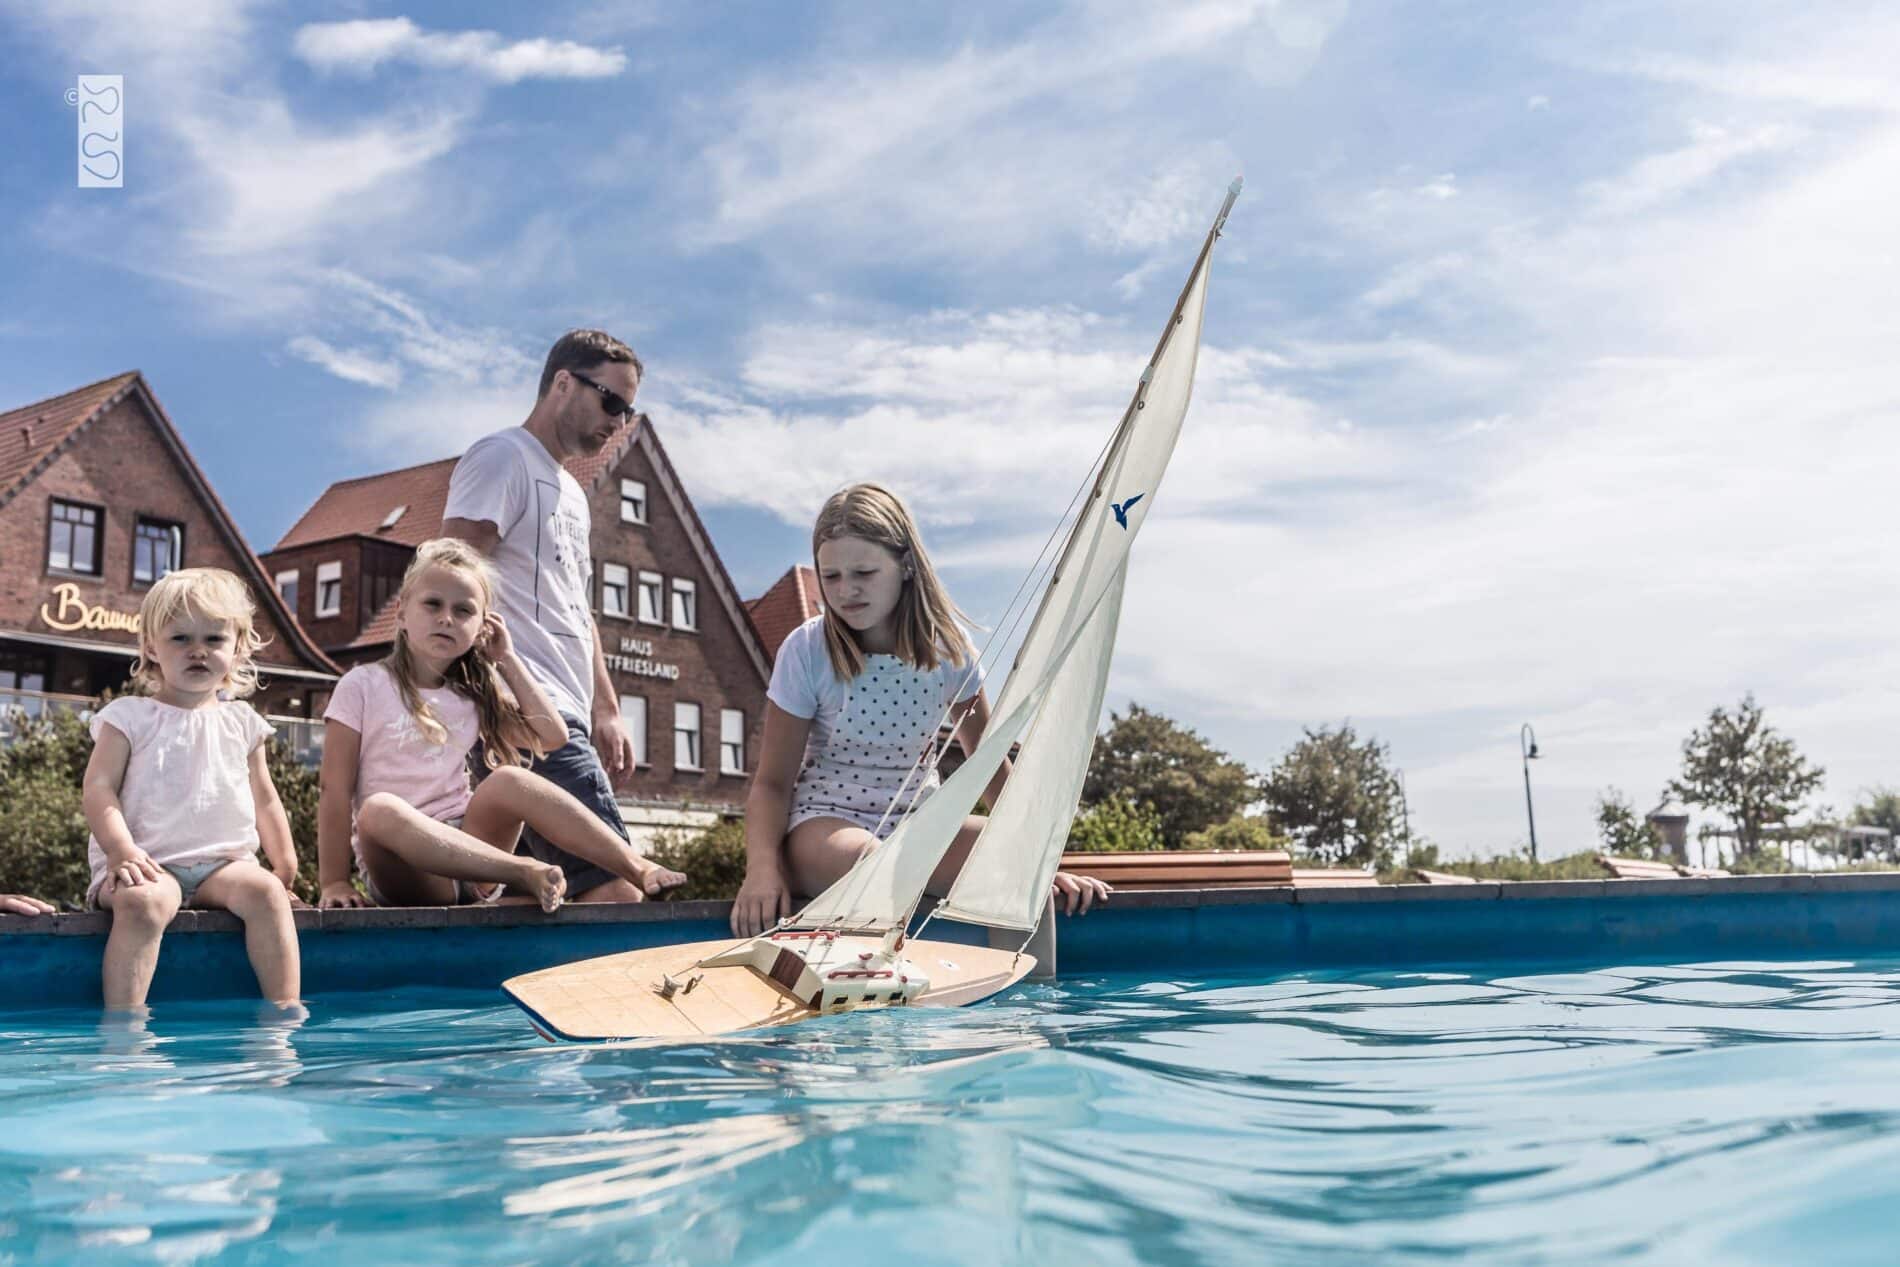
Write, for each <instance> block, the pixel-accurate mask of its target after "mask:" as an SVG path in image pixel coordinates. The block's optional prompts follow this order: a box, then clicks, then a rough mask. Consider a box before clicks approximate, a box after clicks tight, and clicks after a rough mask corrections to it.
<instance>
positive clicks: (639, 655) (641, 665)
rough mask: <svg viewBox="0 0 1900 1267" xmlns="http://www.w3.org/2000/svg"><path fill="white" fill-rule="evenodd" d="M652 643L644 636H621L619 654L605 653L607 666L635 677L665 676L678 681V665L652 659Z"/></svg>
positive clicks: (667, 678) (669, 679) (668, 679)
mask: <svg viewBox="0 0 1900 1267" xmlns="http://www.w3.org/2000/svg"><path fill="white" fill-rule="evenodd" d="M652 655H653V644H652V643H651V642H650V641H648V640H647V639H645V638H622V639H621V640H620V654H619V655H615V654H613V653H612V652H609V653H607V655H606V657H605V659H606V661H607V667H608V668H610V669H617V670H619V671H620V672H622V673H631V674H633V675H634V676H635V677H657V678H665V679H666V680H667V681H669V682H677V681H679V676H680V666H679V665H677V664H665V663H662V662H660V661H658V660H654V659H652V658H651V657H652Z"/></svg>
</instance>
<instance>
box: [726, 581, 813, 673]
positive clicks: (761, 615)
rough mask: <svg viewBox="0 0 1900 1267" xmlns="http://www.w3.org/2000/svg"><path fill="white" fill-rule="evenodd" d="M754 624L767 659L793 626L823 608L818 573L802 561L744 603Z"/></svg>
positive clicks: (774, 652)
mask: <svg viewBox="0 0 1900 1267" xmlns="http://www.w3.org/2000/svg"><path fill="white" fill-rule="evenodd" d="M745 609H746V611H747V612H748V613H750V614H751V616H752V625H753V627H754V628H755V629H757V630H758V631H759V641H761V642H763V643H764V644H765V655H766V658H767V659H775V658H777V656H778V648H779V644H780V643H781V642H784V641H785V639H786V638H787V637H789V636H790V635H791V632H792V630H794V629H796V628H798V627H799V626H800V625H802V624H804V623H805V622H806V621H808V620H810V619H811V618H812V617H813V616H816V615H817V614H818V613H819V612H820V611H822V610H824V609H823V607H822V606H820V602H819V591H818V573H816V572H814V571H812V570H811V569H810V568H808V567H806V566H805V565H804V564H803V563H800V564H799V565H798V566H796V567H794V568H792V569H790V570H789V571H787V572H786V573H785V575H784V576H781V577H779V578H778V580H776V581H774V582H773V583H772V588H771V589H769V590H767V591H765V593H763V594H761V595H759V596H758V597H757V598H755V599H753V600H752V601H751V602H749V603H747V604H746V605H745Z"/></svg>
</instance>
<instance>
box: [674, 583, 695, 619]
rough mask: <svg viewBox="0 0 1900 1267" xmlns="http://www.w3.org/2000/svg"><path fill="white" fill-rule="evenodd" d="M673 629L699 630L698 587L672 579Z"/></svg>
mask: <svg viewBox="0 0 1900 1267" xmlns="http://www.w3.org/2000/svg"><path fill="white" fill-rule="evenodd" d="M673 628H675V629H697V628H699V587H698V586H696V585H694V584H693V583H692V582H691V581H683V580H681V579H680V578H679V577H677V576H676V577H674V578H673Z"/></svg>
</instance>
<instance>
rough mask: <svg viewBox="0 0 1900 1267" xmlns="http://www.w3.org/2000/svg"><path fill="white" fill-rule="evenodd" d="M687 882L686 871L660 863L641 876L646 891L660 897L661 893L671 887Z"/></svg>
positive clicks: (650, 895)
mask: <svg viewBox="0 0 1900 1267" xmlns="http://www.w3.org/2000/svg"><path fill="white" fill-rule="evenodd" d="M685 883H686V873H685V872H683V871H673V870H670V869H668V868H666V867H662V866H658V865H655V866H654V867H653V869H652V870H650V871H648V872H647V873H646V874H645V875H643V876H641V877H640V887H641V888H642V889H644V890H645V891H646V895H647V896H648V897H658V896H660V894H662V893H665V892H667V891H668V890H670V889H677V888H678V887H679V886H680V885H682V884H685Z"/></svg>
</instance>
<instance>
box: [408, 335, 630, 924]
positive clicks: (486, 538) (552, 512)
mask: <svg viewBox="0 0 1900 1267" xmlns="http://www.w3.org/2000/svg"><path fill="white" fill-rule="evenodd" d="M642 372H643V370H642V367H641V364H640V358H639V357H637V356H635V355H634V353H633V349H632V348H629V347H628V346H627V345H626V344H624V343H622V342H621V341H620V340H619V339H616V338H614V337H613V336H612V335H610V334H608V333H606V332H605V331H602V330H570V331H569V332H568V333H566V334H564V335H562V336H561V337H560V339H559V340H557V341H556V342H555V344H554V347H553V348H552V349H551V350H550V351H549V352H548V359H547V364H546V365H545V366H544V367H543V368H542V370H541V389H540V395H539V396H538V397H537V398H536V400H535V402H534V408H533V409H532V410H531V411H530V412H529V414H528V419H527V421H526V422H524V423H522V424H521V425H520V426H519V427H509V428H507V429H506V430H503V431H498V432H496V433H494V434H493V435H489V436H484V437H482V438H481V439H480V440H477V441H476V442H475V443H474V444H473V445H471V446H469V450H468V452H467V453H465V454H463V455H462V460H461V461H460V462H458V463H456V465H455V473H454V474H453V475H451V476H450V477H449V496H448V502H447V504H446V505H445V506H444V507H443V510H442V534H443V535H444V536H449V537H460V538H462V539H463V540H464V541H467V542H468V543H469V544H471V545H473V546H474V547H475V548H476V549H478V550H480V551H481V552H482V553H483V554H485V555H487V556H488V557H489V559H490V560H491V561H492V562H493V563H494V565H495V571H496V573H497V574H498V576H499V579H500V590H499V593H498V595H497V599H498V603H499V607H500V610H501V615H502V619H503V620H504V621H506V622H507V625H508V633H509V636H510V637H511V638H512V639H513V640H514V644H515V650H516V652H517V653H518V654H519V655H520V656H521V659H522V660H523V661H524V662H525V663H526V664H527V666H528V670H529V671H530V672H531V673H533V674H534V675H535V678H536V680H537V681H539V682H540V683H541V685H542V686H543V687H545V688H546V690H547V692H548V695H549V697H550V698H552V699H553V701H554V703H555V706H556V707H558V708H559V709H560V710H561V715H562V717H563V718H564V719H565V720H566V722H567V733H568V743H567V746H566V747H564V748H562V749H560V750H559V751H557V752H551V753H549V754H548V755H547V756H546V757H543V758H542V759H541V760H539V761H537V762H535V764H534V771H535V773H537V774H540V775H542V776H543V777H545V778H547V779H549V780H551V781H552V782H554V783H555V784H557V785H558V786H560V787H561V788H563V789H565V790H566V791H568V792H569V793H571V794H572V795H573V796H574V797H575V798H576V799H578V800H579V801H580V802H581V804H583V805H585V806H587V807H588V808H589V809H591V810H592V811H594V813H595V814H597V815H598V816H599V817H600V818H601V819H602V820H603V821H604V822H606V824H607V825H608V826H609V827H611V828H613V829H614V831H616V832H617V833H619V835H620V837H621V839H623V840H624V839H626V837H627V828H626V824H625V823H624V822H623V821H622V820H621V817H620V806H619V804H618V803H617V802H616V801H615V799H614V791H613V785H614V784H616V783H623V782H625V780H626V778H627V776H628V775H630V774H632V773H633V745H632V743H631V742H630V741H629V740H628V738H627V730H626V727H625V725H624V724H623V723H622V722H621V720H620V709H619V698H618V695H617V693H616V692H615V690H614V686H613V682H612V680H611V679H610V678H609V677H608V676H607V662H606V659H605V657H604V656H603V655H602V654H601V646H600V634H599V631H598V630H597V629H596V628H595V626H594V617H593V605H592V602H591V601H590V598H591V593H592V586H593V558H592V551H591V550H590V549H589V546H588V542H589V539H590V536H591V531H590V525H591V523H592V519H593V517H592V514H591V513H590V511H589V508H588V504H587V494H586V492H585V491H584V490H583V489H582V488H581V486H580V481H578V480H576V479H575V478H574V477H573V475H571V474H569V473H568V471H567V469H566V467H565V466H564V465H563V463H565V462H567V461H568V460H570V459H572V458H578V457H589V456H592V455H593V454H596V453H599V452H600V451H601V449H602V448H604V447H605V446H606V444H607V442H608V440H610V439H612V438H613V436H614V434H615V433H616V432H617V431H619V430H620V428H621V426H622V425H623V424H625V423H626V422H628V421H629V420H630V419H631V418H632V417H633V394H634V392H635V391H637V390H638V389H639V386H640V377H641V374H642ZM523 843H525V844H526V846H527V848H528V852H529V853H531V854H533V855H534V856H535V857H536V858H539V859H540V860H542V861H543V862H552V863H555V864H557V865H559V866H560V868H561V869H562V870H563V871H564V872H566V874H567V893H568V900H569V901H570V902H573V901H581V902H638V901H640V900H642V899H643V898H644V897H645V896H646V895H645V893H644V892H643V891H642V889H641V888H640V885H639V884H638V882H637V881H636V879H635V877H636V876H637V874H638V872H637V871H636V870H635V869H634V867H633V866H632V865H631V863H629V864H628V866H627V867H626V868H625V869H624V870H620V871H609V870H607V869H606V868H604V867H601V866H599V865H597V864H595V863H592V862H589V861H586V860H585V859H581V858H577V857H575V856H574V855H573V854H570V853H568V852H566V851H565V850H563V849H560V848H557V847H556V846H555V845H553V844H550V843H549V842H548V841H546V840H544V839H542V838H541V837H540V836H539V835H537V834H536V833H535V832H533V831H526V832H524V834H523ZM628 855H629V857H630V858H631V857H632V856H633V855H632V846H631V845H629V846H628Z"/></svg>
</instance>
